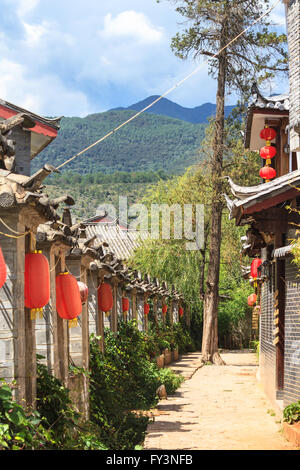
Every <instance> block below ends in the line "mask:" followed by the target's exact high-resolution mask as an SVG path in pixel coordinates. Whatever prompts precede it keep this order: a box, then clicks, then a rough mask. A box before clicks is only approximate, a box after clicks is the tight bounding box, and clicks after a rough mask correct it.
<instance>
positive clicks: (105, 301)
mask: <svg viewBox="0 0 300 470" xmlns="http://www.w3.org/2000/svg"><path fill="white" fill-rule="evenodd" d="M113 305H114V298H113V293H112V288H111V286H110V284H107V283H106V282H103V283H102V284H101V285H100V287H99V288H98V306H99V309H100V310H101V311H102V312H109V311H110V310H112V308H113Z"/></svg>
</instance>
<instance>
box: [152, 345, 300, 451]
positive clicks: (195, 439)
mask: <svg viewBox="0 0 300 470" xmlns="http://www.w3.org/2000/svg"><path fill="white" fill-rule="evenodd" d="M222 356H223V357H224V360H225V362H226V366H224V367H218V366H204V367H202V368H201V369H198V370H197V360H198V359H199V354H194V355H193V354H192V355H188V356H183V357H182V359H181V361H180V362H179V363H178V364H177V365H176V367H177V370H178V371H179V370H180V369H181V370H184V371H186V376H187V377H188V376H191V375H192V373H191V371H192V370H194V371H195V373H194V375H192V377H191V378H190V379H189V380H186V381H185V382H184V383H183V384H182V386H181V387H180V389H178V391H177V392H176V394H175V395H174V396H172V397H169V398H168V400H164V401H161V402H160V403H159V405H158V411H157V414H158V416H155V421H154V422H153V423H150V424H149V426H148V430H147V436H146V440H145V445H144V448H145V449H153V450H154V449H182V450H187V449H190V450H200V449H203V450H204V449H206V450H217V449H226V450H233V449H236V450H238V449H239V450H250V449H251V450H258V449H259V450H292V449H294V447H293V446H292V444H290V443H289V442H287V441H286V440H285V439H284V437H283V436H282V435H281V433H280V427H281V426H280V423H278V422H276V417H275V416H271V414H272V411H273V410H271V406H270V404H269V402H268V399H267V398H266V397H265V395H264V393H263V391H262V390H261V389H260V387H259V385H258V384H257V381H256V372H257V361H256V357H255V354H252V353H248V352H240V351H238V352H227V353H224V354H223V355H222ZM172 368H173V367H172Z"/></svg>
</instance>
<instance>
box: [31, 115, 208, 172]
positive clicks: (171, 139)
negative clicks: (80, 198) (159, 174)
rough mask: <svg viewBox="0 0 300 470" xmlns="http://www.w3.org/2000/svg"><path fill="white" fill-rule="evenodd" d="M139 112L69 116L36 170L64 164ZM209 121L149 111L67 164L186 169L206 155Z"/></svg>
mask: <svg viewBox="0 0 300 470" xmlns="http://www.w3.org/2000/svg"><path fill="white" fill-rule="evenodd" d="M133 114H134V111H129V110H121V111H107V112H105V113H98V114H92V115H89V116H87V117H85V118H79V117H67V118H63V119H62V122H61V130H60V131H59V134H58V136H57V138H56V139H55V140H54V142H52V143H51V145H49V146H48V147H47V148H46V149H45V150H44V151H43V152H41V153H40V154H39V155H38V156H37V157H36V158H35V159H34V160H33V162H32V171H35V170H37V169H38V168H40V167H41V166H42V165H43V164H44V163H47V162H48V163H51V164H53V165H55V166H58V165H59V164H60V163H62V162H63V161H65V160H67V159H68V158H69V157H71V156H73V155H74V154H76V153H77V152H79V151H80V150H82V149H83V148H85V147H87V146H88V145H89V144H91V143H93V142H95V141H96V140H98V139H99V138H101V137H102V136H104V135H105V134H106V133H108V132H109V131H111V130H112V129H113V128H114V127H116V126H117V125H119V124H121V123H122V122H123V121H125V120H126V119H128V118H130V117H131V116H132V115H133ZM206 125H207V124H204V123H202V124H192V123H189V122H185V121H182V120H179V119H173V118H170V117H166V116H158V115H152V114H143V115H141V116H139V117H138V118H137V119H136V120H134V121H132V122H131V123H129V124H128V125H126V126H125V127H124V128H122V129H121V130H120V131H118V132H117V133H116V134H114V135H112V136H110V137H109V138H108V139H107V140H105V141H104V142H102V143H100V144H99V145H97V146H96V147H94V148H93V149H91V150H89V151H88V152H86V153H85V154H84V155H82V156H80V157H78V158H76V159H75V160H74V161H73V162H72V163H70V164H69V165H68V166H66V168H65V169H66V170H71V171H73V172H77V173H81V174H89V173H94V172H103V173H113V172H115V171H126V172H132V171H150V170H153V171H158V170H160V169H163V170H164V171H166V172H167V173H180V172H182V171H183V170H184V169H185V168H186V167H188V166H190V165H191V164H193V163H195V162H196V161H199V159H201V156H200V155H199V153H198V149H199V147H200V143H201V141H202V139H203V137H204V132H205V127H206Z"/></svg>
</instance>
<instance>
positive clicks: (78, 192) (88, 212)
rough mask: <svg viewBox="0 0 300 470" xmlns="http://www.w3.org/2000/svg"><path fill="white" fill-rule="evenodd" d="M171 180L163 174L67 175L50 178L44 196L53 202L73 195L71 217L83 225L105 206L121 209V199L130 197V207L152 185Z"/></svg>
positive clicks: (70, 173)
mask: <svg viewBox="0 0 300 470" xmlns="http://www.w3.org/2000/svg"><path fill="white" fill-rule="evenodd" d="M168 178H169V176H168V175H167V174H166V173H165V172H164V171H163V170H158V171H138V172H132V173H128V172H125V171H124V172H115V173H112V174H105V173H100V172H98V173H92V174H78V173H73V172H71V171H65V172H63V173H62V174H61V175H59V176H57V175H55V176H50V177H48V179H47V186H46V190H45V192H46V193H48V194H49V196H50V197H52V198H56V197H58V196H61V195H63V194H66V193H67V194H71V195H72V197H73V198H74V199H75V201H76V205H75V206H74V207H73V208H72V214H73V216H75V217H76V218H77V219H78V220H80V221H82V220H85V219H87V218H89V217H92V216H94V215H95V214H96V213H97V212H98V207H99V206H100V205H101V204H103V203H104V202H105V203H106V204H108V203H109V204H113V205H114V206H115V207H118V205H119V196H120V195H121V196H127V200H128V204H129V205H131V204H134V203H136V202H137V201H138V200H139V199H141V198H142V196H143V195H144V193H145V191H146V190H147V188H148V187H149V186H150V185H151V184H153V183H155V182H158V181H160V180H162V181H165V180H167V179H168Z"/></svg>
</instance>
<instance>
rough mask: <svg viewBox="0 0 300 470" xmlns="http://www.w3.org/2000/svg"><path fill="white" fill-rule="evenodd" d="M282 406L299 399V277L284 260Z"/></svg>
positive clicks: (289, 263)
mask: <svg viewBox="0 0 300 470" xmlns="http://www.w3.org/2000/svg"><path fill="white" fill-rule="evenodd" d="M284 349H285V350H284V406H286V405H288V404H290V403H293V402H295V401H298V400H300V278H299V277H298V268H297V267H296V266H295V265H294V264H292V262H291V258H288V259H287V260H286V307H285V348H284Z"/></svg>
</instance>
